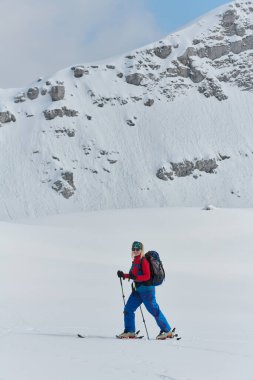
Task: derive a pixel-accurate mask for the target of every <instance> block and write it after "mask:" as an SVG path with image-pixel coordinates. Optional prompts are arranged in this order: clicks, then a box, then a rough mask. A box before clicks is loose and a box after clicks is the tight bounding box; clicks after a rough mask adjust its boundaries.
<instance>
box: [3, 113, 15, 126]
mask: <svg viewBox="0 0 253 380" xmlns="http://www.w3.org/2000/svg"><path fill="white" fill-rule="evenodd" d="M11 121H13V122H15V121H16V118H15V116H14V115H13V114H12V113H11V112H10V111H3V112H0V123H3V124H5V123H10V122H11Z"/></svg>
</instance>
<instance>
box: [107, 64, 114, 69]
mask: <svg viewBox="0 0 253 380" xmlns="http://www.w3.org/2000/svg"><path fill="white" fill-rule="evenodd" d="M106 68H107V69H110V70H114V69H115V66H114V65H106Z"/></svg>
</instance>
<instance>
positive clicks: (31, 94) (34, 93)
mask: <svg viewBox="0 0 253 380" xmlns="http://www.w3.org/2000/svg"><path fill="white" fill-rule="evenodd" d="M26 95H27V97H28V98H29V99H30V100H34V99H36V98H37V97H38V96H39V88H38V87H32V88H29V89H28V91H27V94H26Z"/></svg>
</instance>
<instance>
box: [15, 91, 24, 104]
mask: <svg viewBox="0 0 253 380" xmlns="http://www.w3.org/2000/svg"><path fill="white" fill-rule="evenodd" d="M25 101H26V94H25V93H24V92H21V93H20V94H18V95H16V96H15V97H14V103H23V102H25Z"/></svg>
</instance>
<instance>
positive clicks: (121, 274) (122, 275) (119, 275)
mask: <svg viewBox="0 0 253 380" xmlns="http://www.w3.org/2000/svg"><path fill="white" fill-rule="evenodd" d="M117 276H118V277H119V278H123V279H124V272H122V270H118V272H117Z"/></svg>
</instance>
